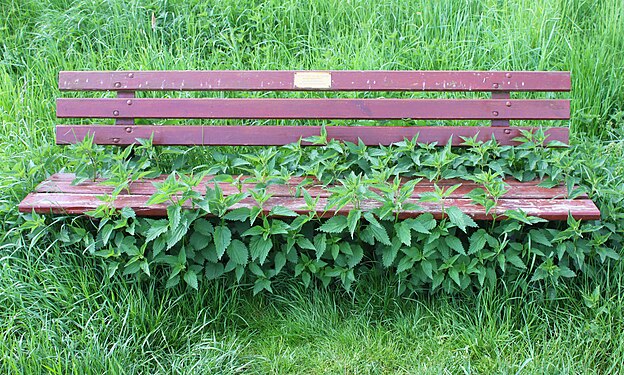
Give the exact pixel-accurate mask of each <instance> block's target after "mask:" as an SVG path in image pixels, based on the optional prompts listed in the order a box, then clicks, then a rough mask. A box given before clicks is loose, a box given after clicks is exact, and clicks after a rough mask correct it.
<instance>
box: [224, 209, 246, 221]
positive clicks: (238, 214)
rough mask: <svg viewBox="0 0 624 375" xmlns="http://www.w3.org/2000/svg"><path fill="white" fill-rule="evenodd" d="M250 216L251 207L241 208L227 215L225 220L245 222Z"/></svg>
mask: <svg viewBox="0 0 624 375" xmlns="http://www.w3.org/2000/svg"><path fill="white" fill-rule="evenodd" d="M249 214H250V210H249V207H239V208H236V209H234V210H232V211H230V212H228V213H227V214H225V216H223V218H224V219H225V220H231V221H245V220H247V219H249Z"/></svg>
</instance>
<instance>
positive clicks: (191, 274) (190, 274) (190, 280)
mask: <svg viewBox="0 0 624 375" xmlns="http://www.w3.org/2000/svg"><path fill="white" fill-rule="evenodd" d="M184 281H185V282H186V284H187V285H188V286H190V287H191V288H193V289H195V290H197V287H198V285H197V274H196V273H195V271H193V270H188V271H186V272H185V273H184Z"/></svg>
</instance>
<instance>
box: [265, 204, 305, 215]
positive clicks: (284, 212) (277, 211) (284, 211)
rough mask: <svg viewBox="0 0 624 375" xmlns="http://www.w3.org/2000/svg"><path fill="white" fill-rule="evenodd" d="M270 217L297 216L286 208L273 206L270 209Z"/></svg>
mask: <svg viewBox="0 0 624 375" xmlns="http://www.w3.org/2000/svg"><path fill="white" fill-rule="evenodd" d="M270 215H271V216H286V217H297V216H299V215H298V214H297V213H296V212H295V211H293V210H291V209H290V208H286V207H284V206H275V207H273V208H272V209H271V212H270Z"/></svg>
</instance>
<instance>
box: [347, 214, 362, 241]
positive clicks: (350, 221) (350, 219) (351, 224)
mask: <svg viewBox="0 0 624 375" xmlns="http://www.w3.org/2000/svg"><path fill="white" fill-rule="evenodd" d="M361 217H362V210H351V211H349V215H348V216H347V227H348V228H349V234H350V235H351V238H353V234H354V233H355V229H356V228H357V226H358V223H359V222H360V218H361Z"/></svg>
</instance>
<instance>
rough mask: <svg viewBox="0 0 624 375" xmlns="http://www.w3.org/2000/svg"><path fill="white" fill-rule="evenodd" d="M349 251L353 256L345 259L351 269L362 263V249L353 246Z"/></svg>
mask: <svg viewBox="0 0 624 375" xmlns="http://www.w3.org/2000/svg"><path fill="white" fill-rule="evenodd" d="M351 250H352V251H353V254H352V255H350V256H348V257H347V265H348V266H349V267H350V268H353V267H355V266H356V265H357V264H358V263H360V262H361V261H362V258H363V257H364V249H362V247H361V246H359V245H353V246H351Z"/></svg>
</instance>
